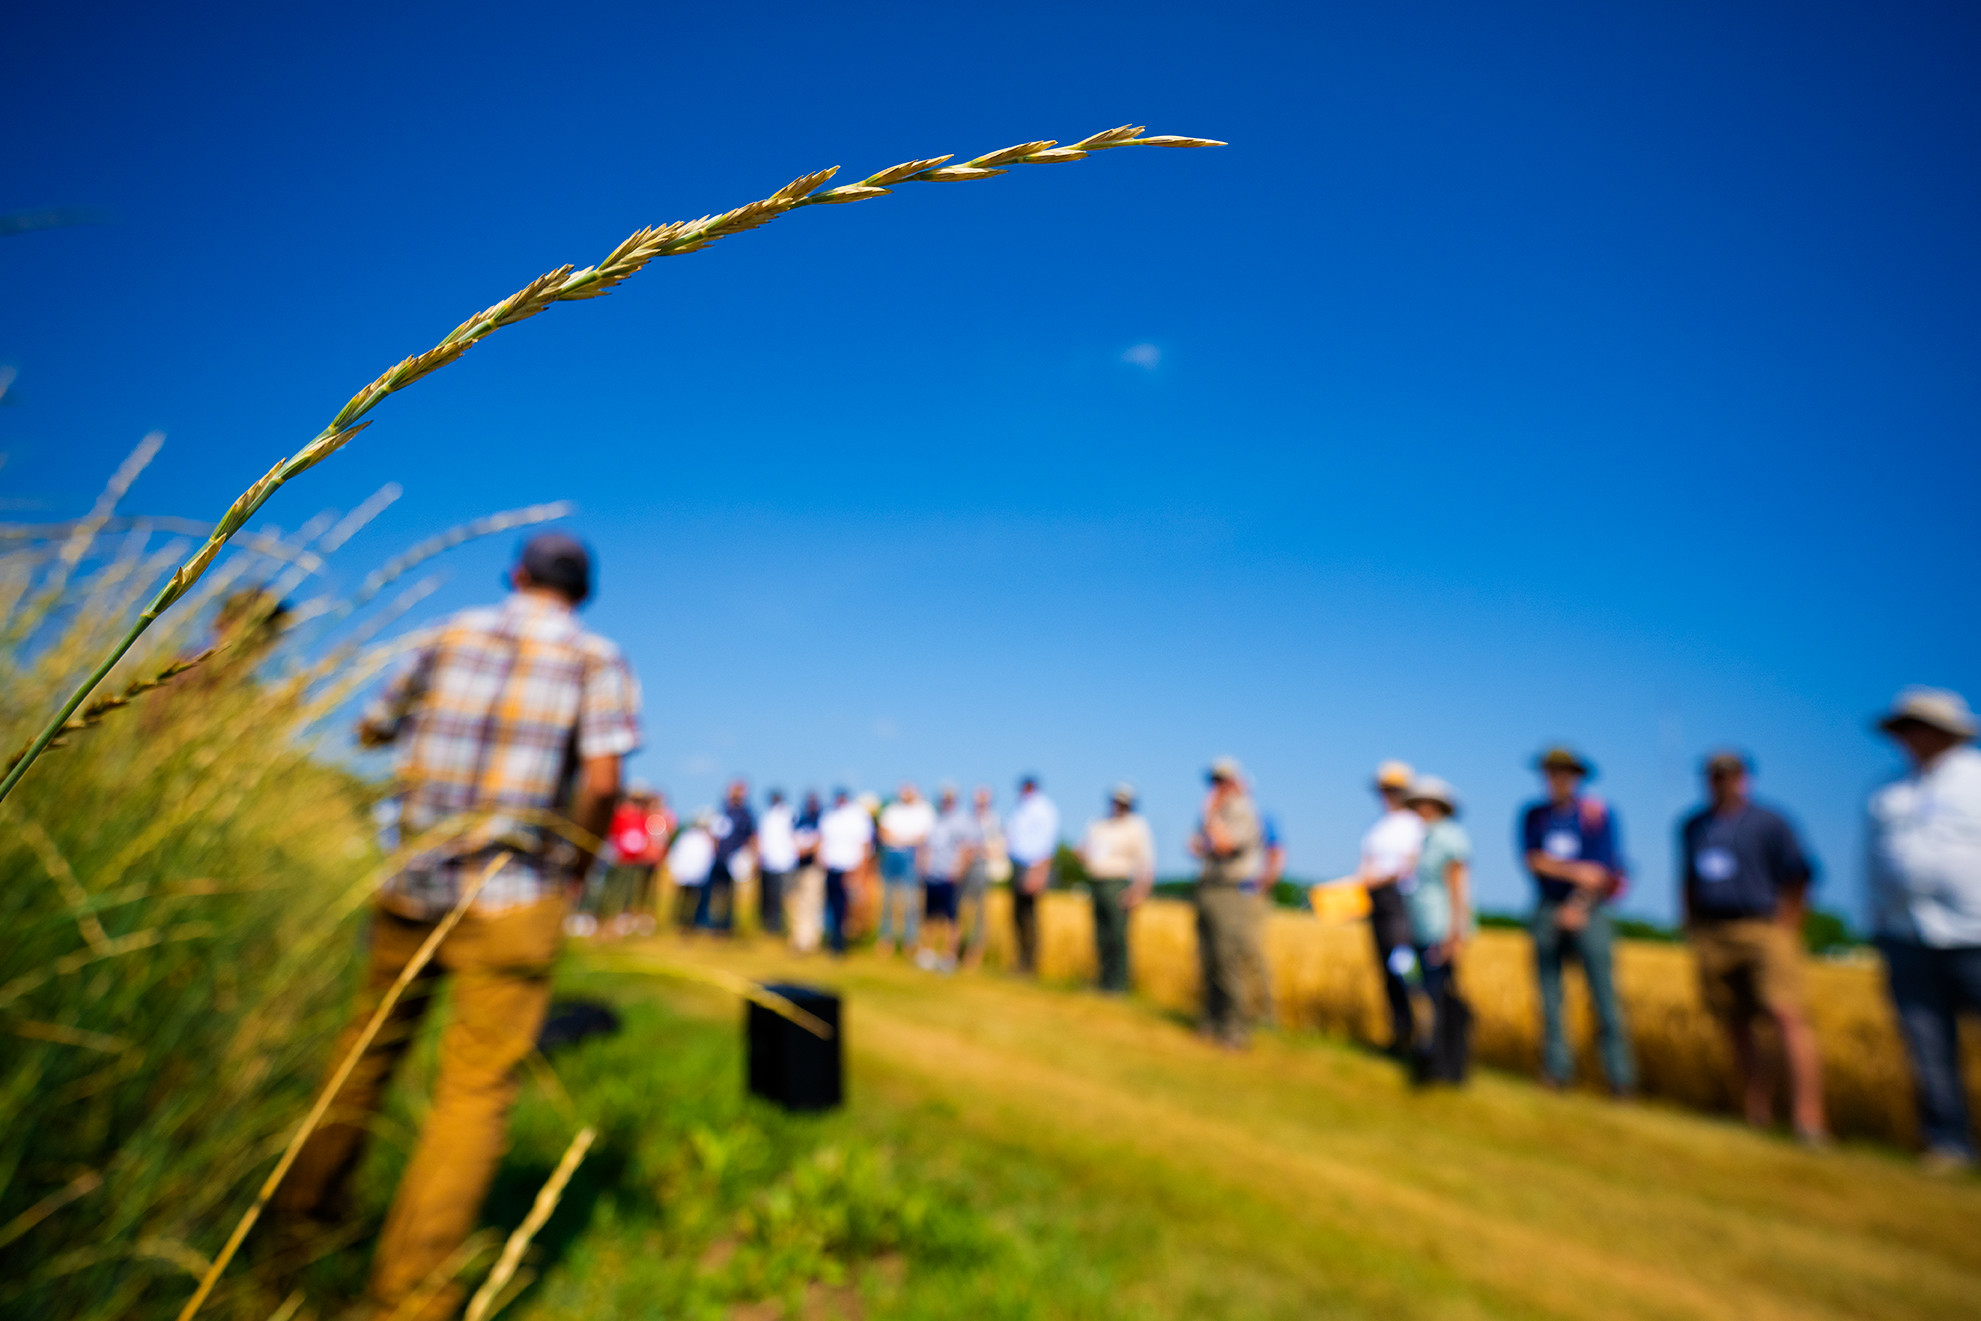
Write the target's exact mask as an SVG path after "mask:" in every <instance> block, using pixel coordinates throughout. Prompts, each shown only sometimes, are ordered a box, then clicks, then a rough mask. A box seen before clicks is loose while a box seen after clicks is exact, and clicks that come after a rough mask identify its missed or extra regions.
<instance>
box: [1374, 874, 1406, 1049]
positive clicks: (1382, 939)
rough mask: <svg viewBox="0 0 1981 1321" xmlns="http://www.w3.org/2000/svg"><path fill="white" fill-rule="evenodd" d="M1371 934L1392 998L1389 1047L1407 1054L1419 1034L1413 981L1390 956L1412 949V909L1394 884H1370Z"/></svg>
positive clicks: (1385, 995)
mask: <svg viewBox="0 0 1981 1321" xmlns="http://www.w3.org/2000/svg"><path fill="white" fill-rule="evenodd" d="M1369 934H1370V935H1371V936H1372V937H1374V939H1375V943H1376V967H1377V968H1378V969H1380V970H1381V972H1382V976H1383V998H1384V999H1386V1000H1387V1001H1389V1050H1390V1053H1391V1054H1393V1055H1395V1056H1397V1057H1398V1058H1399V1059H1401V1058H1403V1057H1404V1056H1406V1055H1408V1054H1409V1052H1410V1044H1411V1042H1412V1041H1414V1040H1415V1039H1416V1036H1417V1023H1416V1019H1415V1017H1414V1016H1413V1014H1412V1010H1411V1007H1410V983H1409V982H1407V981H1405V980H1404V979H1403V978H1402V977H1400V976H1398V975H1397V973H1396V970H1395V969H1394V968H1392V967H1390V965H1389V960H1390V956H1391V955H1392V954H1394V953H1396V951H1397V950H1399V949H1409V948H1410V912H1409V910H1408V909H1407V908H1406V907H1404V903H1403V893H1402V891H1400V890H1398V889H1397V888H1396V886H1395V885H1394V884H1390V885H1372V886H1370V887H1369Z"/></svg>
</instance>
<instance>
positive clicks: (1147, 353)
mask: <svg viewBox="0 0 1981 1321" xmlns="http://www.w3.org/2000/svg"><path fill="white" fill-rule="evenodd" d="M1121 360H1122V361H1123V362H1125V363H1127V364H1128V365H1129V366H1131V367H1140V368H1141V369H1142V370H1143V371H1151V372H1152V371H1154V370H1155V369H1156V368H1157V367H1158V366H1160V365H1161V364H1162V350H1161V349H1159V348H1157V347H1156V346H1155V345H1153V344H1137V345H1136V346H1135V347H1134V348H1132V349H1129V350H1128V351H1127V352H1126V353H1123V354H1122V355H1121Z"/></svg>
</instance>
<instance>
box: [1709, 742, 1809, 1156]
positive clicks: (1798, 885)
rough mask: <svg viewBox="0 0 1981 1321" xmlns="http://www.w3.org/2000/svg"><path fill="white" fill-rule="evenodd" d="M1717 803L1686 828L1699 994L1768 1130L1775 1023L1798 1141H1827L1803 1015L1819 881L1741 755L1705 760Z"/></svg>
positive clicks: (1758, 1121)
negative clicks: (1805, 942) (1805, 930)
mask: <svg viewBox="0 0 1981 1321" xmlns="http://www.w3.org/2000/svg"><path fill="white" fill-rule="evenodd" d="M1703 769H1704V771H1705V775H1706V795H1707V799H1708V802H1707V804H1706V806H1704V807H1702V808H1700V809H1699V810H1698V811H1696V812H1694V813H1692V815H1690V816H1688V817H1686V818H1685V820H1684V821H1683V822H1682V823H1681V824H1680V826H1679V828H1678V858H1679V864H1678V865H1679V882H1680V891H1681V895H1682V898H1683V902H1684V905H1685V930H1686V934H1687V936H1688V937H1689V938H1690V939H1691V942H1692V952H1693V957H1694V958H1695V960H1696V961H1697V963H1698V966H1699V991H1700V995H1701V996H1702V997H1703V998H1704V1000H1705V1002H1706V1007H1707V1008H1708V1009H1710V1010H1711V1011H1712V1014H1713V1017H1715V1018H1717V1019H1718V1020H1719V1021H1720V1026H1721V1027H1722V1029H1724V1031H1725V1032H1726V1034H1727V1041H1728V1044H1729V1045H1731V1046H1732V1048H1733V1059H1734V1065H1735V1068H1736V1069H1737V1070H1738V1071H1739V1074H1740V1085H1741V1091H1742V1096H1743V1098H1744V1104H1745V1108H1746V1111H1747V1122H1748V1123H1750V1124H1752V1125H1754V1126H1755V1127H1756V1128H1766V1127H1768V1125H1769V1124H1770V1123H1772V1122H1773V1119H1774V1113H1773V1112H1774V1080H1773V1079H1772V1078H1771V1077H1769V1076H1768V1075H1769V1070H1768V1069H1766V1068H1765V1067H1763V1063H1762V1059H1761V1055H1760V1052H1759V1051H1758V1050H1757V1049H1756V1048H1755V1043H1754V1020H1755V1019H1756V1018H1758V1017H1759V1016H1760V1015H1762V1014H1766V1015H1767V1016H1768V1017H1769V1018H1771V1019H1773V1020H1774V1024H1775V1029H1776V1031H1777V1032H1779V1033H1780V1035H1781V1041H1782V1054H1783V1056H1784V1057H1785V1058H1786V1059H1787V1061H1788V1080H1789V1105H1790V1112H1791V1116H1792V1119H1793V1121H1794V1124H1795V1135H1796V1137H1797V1138H1799V1139H1800V1140H1801V1141H1803V1142H1805V1143H1808V1144H1810V1145H1821V1144H1822V1143H1824V1142H1827V1141H1828V1135H1827V1130H1826V1127H1825V1124H1824V1120H1823V1072H1822V1061H1821V1059H1820V1057H1819V1056H1818V1055H1817V1052H1816V1034H1815V1032H1814V1031H1813V1030H1812V1029H1811V1028H1810V1026H1809V1016H1808V1013H1807V1012H1806V1010H1805V1009H1804V1007H1803V1005H1804V1000H1805V996H1804V992H1803V986H1802V981H1803V978H1802V914H1803V898H1804V896H1805V895H1806V894H1807V893H1808V890H1809V883H1810V881H1811V879H1812V878H1813V877H1814V876H1815V868H1814V867H1813V866H1811V865H1810V862H1809V857H1808V855H1807V854H1806V853H1805V852H1804V851H1803V848H1802V843H1801V841H1799V840H1798V839H1796V837H1795V828H1794V827H1793V826H1791V825H1789V823H1788V822H1787V820H1785V819H1784V818H1783V817H1782V816H1781V814H1780V813H1778V812H1774V811H1771V810H1770V809H1768V808H1766V807H1763V806H1761V805H1760V804H1759V803H1756V802H1755V801H1754V800H1753V798H1752V797H1751V796H1750V795H1749V784H1750V782H1751V779H1752V773H1753V766H1752V764H1751V763H1750V762H1749V761H1748V760H1747V758H1746V757H1744V756H1742V755H1741V754H1740V753H1737V752H1716V753H1714V754H1713V755H1712V756H1711V757H1708V758H1707V759H1706V763H1705V766H1704V768H1703Z"/></svg>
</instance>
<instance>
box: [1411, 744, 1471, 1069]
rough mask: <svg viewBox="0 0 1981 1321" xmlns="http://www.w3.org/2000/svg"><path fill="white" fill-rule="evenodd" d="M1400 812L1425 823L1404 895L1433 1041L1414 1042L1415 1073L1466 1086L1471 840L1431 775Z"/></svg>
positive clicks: (1448, 793)
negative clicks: (1462, 989) (1464, 985)
mask: <svg viewBox="0 0 1981 1321" xmlns="http://www.w3.org/2000/svg"><path fill="white" fill-rule="evenodd" d="M1404 802H1405V805H1406V806H1408V807H1409V808H1410V809H1411V810H1412V811H1414V812H1416V813H1417V815H1419V816H1421V817H1423V818H1424V826H1425V830H1424V845H1423V848H1422V849H1421V850H1420V851H1419V852H1418V854H1417V871H1416V874H1415V875H1414V876H1413V877H1412V878H1411V881H1412V884H1411V885H1410V888H1409V889H1408V891H1407V892H1406V893H1405V894H1404V903H1405V904H1406V905H1407V906H1408V908H1409V911H1410V937H1411V942H1412V943H1413V944H1414V945H1415V946H1416V947H1417V964H1418V967H1420V968H1421V969H1422V970H1423V989H1424V994H1425V995H1426V996H1427V997H1429V999H1430V1001H1431V1038H1430V1040H1429V1041H1428V1042H1418V1043H1414V1044H1415V1045H1416V1050H1415V1052H1414V1060H1413V1064H1414V1068H1415V1073H1416V1076H1417V1077H1418V1078H1419V1079H1420V1080H1423V1081H1432V1082H1450V1083H1458V1082H1463V1081H1465V1070H1466V1064H1467V1062H1468V1060H1469V1058H1470V1055H1471V1050H1470V1044H1469V1040H1468V1039H1469V1037H1470V1035H1471V1018H1472V1015H1471V1009H1470V1007H1469V1006H1468V1005H1466V1003H1465V1000H1464V997H1463V996H1461V995H1459V993H1458V986H1457V984H1456V982H1455V981H1454V980H1453V974H1454V973H1455V972H1456V971H1457V965H1458V947H1459V944H1460V942H1461V941H1463V940H1464V939H1465V937H1466V936H1468V935H1470V934H1471V931H1472V903H1471V884H1470V882H1471V865H1472V839H1471V837H1470V836H1469V835H1467V834H1466V833H1465V827H1463V826H1461V825H1459V824H1458V821H1457V819H1456V818H1457V816H1458V795H1457V793H1456V792H1455V791H1454V790H1453V789H1452V787H1451V786H1450V785H1449V784H1447V783H1445V782H1444V781H1443V780H1441V779H1439V778H1438V777H1437V776H1435V775H1424V776H1419V777H1418V779H1417V780H1416V781H1415V782H1414V783H1413V784H1412V785H1411V786H1410V794H1409V797H1407V798H1406V799H1405V800H1404Z"/></svg>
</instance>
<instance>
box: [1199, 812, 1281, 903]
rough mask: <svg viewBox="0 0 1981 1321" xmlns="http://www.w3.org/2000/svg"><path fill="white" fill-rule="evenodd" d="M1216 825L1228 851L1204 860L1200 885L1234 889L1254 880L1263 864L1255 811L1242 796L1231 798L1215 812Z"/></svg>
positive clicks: (1261, 836)
mask: <svg viewBox="0 0 1981 1321" xmlns="http://www.w3.org/2000/svg"><path fill="white" fill-rule="evenodd" d="M1217 823H1218V826H1219V828H1220V829H1222V830H1223V831H1224V833H1225V834H1226V835H1227V836H1228V837H1229V838H1230V840H1231V848H1230V849H1229V850H1227V851H1226V852H1225V853H1223V854H1221V855H1218V856H1213V857H1207V858H1205V859H1204V870H1203V873H1202V880H1203V883H1204V884H1205V885H1237V884H1239V883H1241V882H1243V881H1249V880H1252V879H1253V878H1255V877H1256V876H1258V874H1259V867H1260V866H1261V864H1263V863H1264V861H1265V855H1264V852H1263V850H1262V849H1261V847H1260V842H1261V840H1262V839H1263V837H1264V835H1263V832H1262V830H1261V829H1260V826H1259V809H1258V808H1257V807H1255V806H1253V805H1252V800H1251V799H1250V798H1249V797H1247V796H1246V795H1244V794H1233V795H1232V796H1231V797H1229V798H1227V799H1225V800H1224V802H1223V803H1222V804H1220V805H1219V807H1218V808H1217ZM1206 824H1208V823H1206ZM1206 842H1208V840H1207V841H1206Z"/></svg>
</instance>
